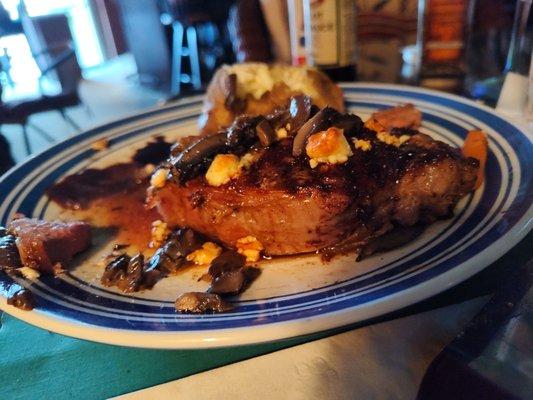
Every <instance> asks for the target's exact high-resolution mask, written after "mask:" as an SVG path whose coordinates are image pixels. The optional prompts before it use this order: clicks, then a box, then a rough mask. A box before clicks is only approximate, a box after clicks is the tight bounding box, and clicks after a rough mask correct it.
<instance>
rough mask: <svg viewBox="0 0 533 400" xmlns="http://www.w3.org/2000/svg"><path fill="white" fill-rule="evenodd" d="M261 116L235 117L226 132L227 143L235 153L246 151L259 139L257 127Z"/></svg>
mask: <svg viewBox="0 0 533 400" xmlns="http://www.w3.org/2000/svg"><path fill="white" fill-rule="evenodd" d="M261 118H262V117H251V116H249V115H241V116H239V117H237V118H236V119H235V121H234V122H233V124H231V126H230V127H229V128H228V131H227V134H226V144H227V145H228V146H229V147H230V148H231V149H232V152H233V153H235V152H237V153H238V152H239V151H243V150H244V151H246V150H247V149H248V148H249V147H251V146H252V145H253V144H254V143H255V142H256V141H257V134H256V131H255V127H256V125H257V123H258V122H259V121H260V120H261ZM239 147H240V149H239Z"/></svg>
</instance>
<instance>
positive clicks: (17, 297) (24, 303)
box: [7, 289, 35, 311]
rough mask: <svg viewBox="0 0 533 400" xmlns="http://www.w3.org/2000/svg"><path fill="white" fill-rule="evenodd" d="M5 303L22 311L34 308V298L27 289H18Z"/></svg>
mask: <svg viewBox="0 0 533 400" xmlns="http://www.w3.org/2000/svg"><path fill="white" fill-rule="evenodd" d="M7 304H9V305H11V306H13V307H17V308H19V309H21V310H24V311H31V310H33V309H34V308H35V299H34V297H33V294H32V293H31V292H30V291H29V290H27V289H20V290H18V291H16V292H15V293H13V294H12V295H11V296H9V297H8V298H7Z"/></svg>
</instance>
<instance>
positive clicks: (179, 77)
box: [161, 0, 224, 96]
mask: <svg viewBox="0 0 533 400" xmlns="http://www.w3.org/2000/svg"><path fill="white" fill-rule="evenodd" d="M215 4H216V3H215ZM212 6H213V2H211V1H209V0H163V1H162V2H161V8H162V11H163V14H162V16H161V19H162V22H163V23H164V24H166V25H171V27H172V68H171V71H172V76H171V88H170V90H171V93H172V95H173V96H177V95H179V94H180V93H181V90H182V84H190V85H191V86H192V87H193V89H194V90H201V89H202V70H201V64H202V63H201V53H200V52H201V50H202V49H201V44H200V38H199V34H201V33H202V32H203V33H208V35H207V36H209V37H210V38H211V40H212V41H215V42H218V43H216V44H217V45H218V46H217V45H215V46H213V45H211V46H209V51H207V49H203V50H205V53H207V54H205V55H206V57H205V58H206V59H210V60H211V61H210V62H209V64H211V65H210V68H213V69H214V68H215V67H216V64H217V63H216V60H217V59H219V58H221V57H222V56H223V55H224V54H223V53H224V51H220V50H219V51H217V47H218V48H219V49H220V48H222V49H223V48H224V44H223V38H222V32H220V29H219V25H220V24H219V23H218V21H217V18H218V15H217V14H213V12H212V11H213V9H212ZM222 15H223V14H222ZM204 47H205V46H204ZM221 53H222V54H221ZM187 61H188V64H189V67H190V69H189V71H190V72H186V71H185V68H183V67H184V63H186V62H187Z"/></svg>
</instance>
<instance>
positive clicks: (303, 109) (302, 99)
mask: <svg viewBox="0 0 533 400" xmlns="http://www.w3.org/2000/svg"><path fill="white" fill-rule="evenodd" d="M312 106H313V102H312V100H311V98H310V97H308V96H303V95H302V96H294V97H293V98H292V99H291V102H290V104H289V114H290V117H291V119H290V129H289V133H292V132H296V131H298V129H300V127H301V126H302V125H303V124H305V122H306V121H307V120H308V119H309V117H310V116H311V108H312Z"/></svg>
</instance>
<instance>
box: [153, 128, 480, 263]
mask: <svg viewBox="0 0 533 400" xmlns="http://www.w3.org/2000/svg"><path fill="white" fill-rule="evenodd" d="M357 137H358V139H364V140H368V141H370V143H371V149H370V150H368V151H362V150H358V149H354V151H353V153H354V154H353V156H351V157H349V159H348V161H347V162H346V163H344V164H335V165H331V164H320V165H319V166H318V167H316V168H315V169H311V168H310V167H309V160H308V159H307V157H293V156H292V139H291V138H288V139H284V140H282V141H280V142H277V143H275V144H273V145H271V146H270V147H268V148H265V149H262V150H260V151H261V152H262V153H261V156H260V158H259V159H258V160H257V161H256V162H255V163H254V164H252V166H251V167H250V168H249V169H248V170H247V171H245V172H244V173H243V174H242V175H241V176H240V177H239V178H237V179H234V180H233V181H231V182H230V183H229V184H227V185H223V186H220V187H212V186H209V185H208V184H207V182H206V181H205V178H204V177H203V176H198V177H196V178H194V179H191V180H189V181H187V182H185V183H176V182H171V181H169V182H167V184H166V185H165V186H164V187H162V188H160V189H157V190H155V191H154V192H153V193H151V196H150V199H149V202H150V204H151V205H152V206H156V207H157V209H158V211H159V213H160V214H161V215H162V216H163V218H164V220H165V221H166V222H167V223H169V224H170V225H172V226H180V227H190V228H192V229H195V230H197V231H199V232H201V233H203V234H205V235H207V236H209V237H211V238H213V239H215V240H218V241H220V242H222V243H224V244H226V245H228V246H234V245H235V242H236V241H237V239H239V238H242V237H245V236H247V235H252V236H255V237H256V238H257V239H258V240H259V241H260V242H261V243H262V244H263V246H264V248H265V253H266V254H269V255H282V254H297V253H305V252H312V251H317V250H320V249H323V248H326V247H329V246H333V245H335V244H337V243H339V242H342V241H346V240H351V241H354V242H357V243H361V245H362V246H363V245H364V244H366V243H367V241H368V240H370V239H371V238H375V237H376V236H380V235H383V234H384V233H386V232H388V231H390V230H391V229H392V228H393V227H394V226H402V227H408V226H413V225H415V224H418V223H430V222H433V221H434V220H436V219H438V218H445V217H448V216H450V215H451V213H452V212H453V208H454V207H455V205H456V204H457V202H458V201H459V199H460V198H461V197H463V196H464V195H465V194H466V193H468V192H469V191H471V190H472V189H473V186H474V183H475V179H476V172H477V168H478V165H477V161H476V160H474V159H465V158H463V157H462V156H461V154H460V153H459V151H458V150H456V149H453V148H451V147H450V146H448V145H447V144H445V143H442V142H439V141H435V140H433V139H431V138H430V137H429V136H426V135H423V134H420V133H415V134H414V135H413V136H412V137H411V138H410V139H409V140H408V141H407V142H406V143H405V144H403V145H402V146H401V147H395V146H392V145H388V144H385V143H383V142H381V141H380V140H378V139H377V138H376V134H375V132H373V131H370V130H368V129H366V128H363V129H362V130H361V131H360V132H359V133H358V134H357Z"/></svg>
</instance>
